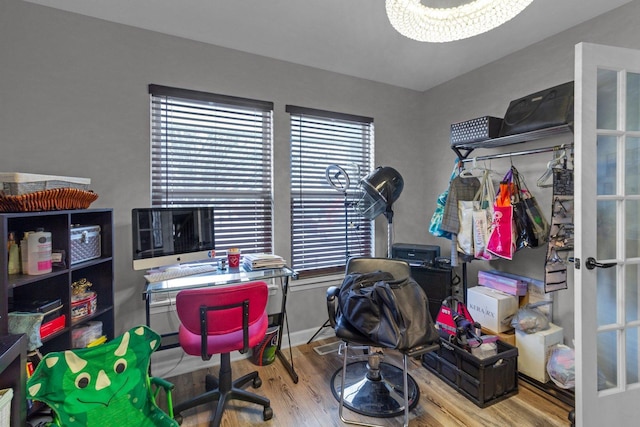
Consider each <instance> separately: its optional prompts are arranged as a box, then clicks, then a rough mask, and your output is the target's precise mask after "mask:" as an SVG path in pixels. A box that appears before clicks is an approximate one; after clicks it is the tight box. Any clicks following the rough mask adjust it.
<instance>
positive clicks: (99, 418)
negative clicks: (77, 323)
mask: <svg viewBox="0 0 640 427" xmlns="http://www.w3.org/2000/svg"><path fill="white" fill-rule="evenodd" d="M159 346H160V336H159V335H158V334H157V333H155V332H154V331H152V330H151V329H149V328H148V327H146V326H138V327H135V328H132V329H130V330H129V331H127V332H125V333H124V334H123V335H121V336H119V337H117V338H115V339H114V340H112V341H110V342H107V343H106V344H103V345H100V346H97V347H91V348H82V349H73V350H66V351H62V352H51V353H48V354H47V355H46V356H45V357H44V358H43V359H42V361H41V362H40V363H39V364H38V366H37V368H36V370H35V372H34V373H33V376H32V377H31V378H30V379H29V381H28V383H27V395H28V398H30V399H33V400H37V401H41V402H43V403H45V404H47V405H48V406H49V407H51V409H52V411H53V414H54V418H53V423H52V425H54V426H60V427H63V426H64V427H74V426H85V427H86V426H88V427H91V426H121V427H125V426H136V427H147V426H177V425H178V423H177V421H176V420H174V419H173V409H172V401H171V390H172V389H173V384H171V383H169V382H167V381H164V380H162V379H160V378H154V377H149V375H148V372H149V359H150V357H151V354H152V353H153V352H154V351H155V350H156V349H157V348H158V347H159ZM160 387H162V389H164V390H165V393H166V396H167V407H168V411H169V414H166V413H165V412H163V411H162V410H161V409H160V408H159V407H158V405H157V404H156V401H155V399H156V397H157V395H158V393H159V392H160Z"/></svg>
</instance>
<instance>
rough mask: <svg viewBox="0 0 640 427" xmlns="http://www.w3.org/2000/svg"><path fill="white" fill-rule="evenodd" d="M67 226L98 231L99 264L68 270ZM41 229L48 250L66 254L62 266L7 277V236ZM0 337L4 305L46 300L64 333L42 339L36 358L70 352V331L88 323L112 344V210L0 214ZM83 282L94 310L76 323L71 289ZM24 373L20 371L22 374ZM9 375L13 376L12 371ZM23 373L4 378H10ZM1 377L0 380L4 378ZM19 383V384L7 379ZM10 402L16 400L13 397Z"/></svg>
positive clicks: (3, 333) (5, 318)
mask: <svg viewBox="0 0 640 427" xmlns="http://www.w3.org/2000/svg"><path fill="white" fill-rule="evenodd" d="M72 225H80V226H89V225H98V226H100V230H101V239H100V252H101V255H100V257H99V258H95V259H91V260H88V261H85V262H79V263H76V264H73V265H71V259H70V258H71V257H70V254H71V233H70V232H71V228H72ZM37 228H43V229H44V230H45V231H48V232H51V240H52V246H53V248H54V249H61V250H63V251H64V254H65V258H66V259H65V262H64V264H65V266H64V267H54V268H53V270H52V271H51V272H50V273H46V274H42V275H31V276H30V275H25V274H12V275H10V274H8V253H7V245H6V242H7V239H8V235H9V232H14V233H15V235H16V236H18V238H19V237H21V236H22V235H23V233H24V232H26V231H31V230H35V229H37ZM0 237H1V238H2V242H3V244H2V245H0V337H2V338H3V339H4V336H6V335H7V334H8V333H9V322H8V312H9V301H10V299H11V298H13V299H14V300H22V301H29V300H48V299H49V300H50V299H54V300H55V299H60V300H61V301H62V305H63V306H62V310H61V312H60V314H61V315H65V324H64V327H63V328H62V329H61V330H59V331H57V332H55V333H53V334H51V335H49V336H47V337H45V338H43V339H42V342H43V345H42V347H41V348H40V349H39V351H40V353H42V354H46V353H48V352H50V351H61V350H66V349H69V348H71V347H72V330H73V328H75V327H77V326H80V325H83V324H85V323H86V322H89V321H101V322H102V333H103V335H106V337H107V339H108V340H111V339H113V338H114V291H113V275H114V266H113V210H112V209H84V210H67V211H46V212H23V213H1V214H0ZM83 278H86V279H87V280H88V281H90V282H91V283H92V286H91V288H90V290H91V291H94V292H95V293H96V295H97V309H96V310H95V311H94V312H92V313H91V314H89V315H87V316H84V317H82V318H78V319H72V317H71V313H72V311H71V298H72V287H71V284H72V283H73V282H75V281H78V280H80V279H83ZM22 371H23V372H24V369H23V370H22ZM11 372H13V371H11ZM18 374H19V375H22V373H18V372H14V373H8V374H7V375H11V376H12V377H15V376H16V375H18ZM4 376H5V374H3V378H4ZM7 381H11V382H21V383H23V382H24V378H22V379H21V378H17V377H15V378H11V379H7ZM14 399H16V400H17V399H20V397H16V396H14Z"/></svg>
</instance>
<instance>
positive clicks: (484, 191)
mask: <svg viewBox="0 0 640 427" xmlns="http://www.w3.org/2000/svg"><path fill="white" fill-rule="evenodd" d="M495 198H496V194H495V189H494V187H493V182H492V181H491V171H490V170H486V171H485V172H484V174H483V176H482V182H481V185H480V189H479V190H478V193H477V195H476V197H475V199H476V200H477V201H478V206H477V208H476V209H475V210H474V211H473V256H474V258H477V259H484V260H491V259H493V258H494V257H493V255H492V254H491V252H489V251H488V250H487V244H488V243H489V235H490V232H491V221H492V218H493V204H494V201H495Z"/></svg>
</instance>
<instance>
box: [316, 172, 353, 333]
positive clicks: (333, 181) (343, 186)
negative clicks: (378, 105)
mask: <svg viewBox="0 0 640 427" xmlns="http://www.w3.org/2000/svg"><path fill="white" fill-rule="evenodd" d="M325 178H326V180H327V182H328V183H329V185H330V186H331V187H332V188H334V189H335V190H338V191H339V192H341V193H342V194H344V262H345V265H346V263H347V261H349V258H350V257H351V255H350V254H349V206H351V203H349V200H348V194H347V190H348V189H349V186H350V185H351V180H350V179H349V175H348V174H347V172H346V171H345V170H344V169H343V168H341V167H340V166H338V165H329V166H327V169H326V170H325ZM329 326H331V325H330V324H329V319H327V320H326V322H324V323H323V324H322V326H320V328H318V330H317V331H316V333H315V334H313V336H312V337H311V338H309V341H307V344H309V343H311V342H312V341H313V340H314V339H315V338H316V337H317V336H318V334H320V332H322V330H324V328H328V327H329Z"/></svg>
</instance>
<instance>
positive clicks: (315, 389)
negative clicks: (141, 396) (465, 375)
mask: <svg viewBox="0 0 640 427" xmlns="http://www.w3.org/2000/svg"><path fill="white" fill-rule="evenodd" d="M331 341H332V340H331V339H329V340H319V341H316V342H312V343H311V344H306V345H301V346H298V347H295V348H293V349H292V350H293V358H294V362H293V363H294V367H295V370H296V372H297V373H298V375H299V377H300V380H299V382H298V384H294V383H293V381H292V380H291V378H290V377H289V374H288V373H287V371H286V370H285V369H284V367H283V365H282V364H281V363H280V361H279V360H276V361H275V362H274V363H272V364H271V365H268V366H263V367H258V366H255V365H253V364H252V363H251V362H250V361H249V360H248V359H244V360H240V361H236V362H233V363H232V369H233V378H238V377H240V376H242V375H244V374H246V373H248V372H251V371H253V370H258V372H259V373H260V378H262V381H263V384H262V387H260V388H258V389H255V390H254V389H253V388H252V387H251V386H250V385H249V386H248V388H247V390H249V391H253V392H255V393H257V394H260V395H263V396H266V397H268V398H269V399H270V400H271V407H272V408H273V413H274V416H273V418H272V419H271V420H269V421H267V422H264V421H263V420H262V408H261V407H260V406H258V405H253V404H248V403H244V402H232V403H231V405H230V406H229V408H228V409H227V410H226V411H225V414H224V416H223V418H222V426H225V427H231V426H253V425H264V426H271V427H276V426H278V427H280V426H287V427H288V426H292V427H293V426H295V427H297V426H305V427H331V426H335V427H339V426H343V425H345V424H344V423H342V421H341V420H340V417H339V416H338V402H337V401H336V399H335V398H334V397H333V394H332V393H331V388H330V381H331V377H332V376H333V373H334V372H335V371H336V370H337V369H339V368H340V367H341V366H342V356H341V355H338V353H336V352H334V353H329V354H326V355H319V354H317V353H316V352H315V351H313V348H314V347H316V346H318V345H323V344H327V343H329V342H331ZM333 341H335V339H333ZM286 354H287V357H288V355H289V351H288V350H286ZM385 361H386V362H389V363H393V364H395V365H397V366H402V365H401V358H400V356H399V355H398V354H397V353H395V352H393V351H385ZM216 368H217V367H216ZM207 372H208V370H206V369H204V370H199V371H195V372H192V373H189V374H184V375H180V376H176V377H172V378H167V379H168V380H169V381H171V382H173V383H174V384H175V391H174V396H173V400H174V402H182V401H184V400H186V399H188V398H189V397H191V396H195V395H197V394H199V393H202V392H203V391H204V377H205V374H206V373H207ZM211 373H213V374H217V372H216V371H215V369H212V372H211ZM409 373H410V375H411V376H412V377H413V378H414V379H415V380H416V382H417V383H418V386H419V388H420V400H419V402H418V405H417V406H416V407H415V408H414V410H413V411H411V414H410V425H411V427H440V426H443V427H449V426H465V427H466V426H469V427H476V426H477V427H486V426H495V427H504V426H518V427H527V426H532V427H533V426H535V427H543V426H544V427H546V426H549V427H554V426H569V425H570V423H569V421H568V418H567V415H568V413H569V411H570V410H571V407H570V406H569V405H566V404H565V403H562V402H560V401H558V400H556V399H554V398H552V397H550V396H548V395H546V394H543V393H540V392H539V391H537V390H535V389H534V388H532V387H531V386H529V385H527V384H526V383H524V382H523V381H520V383H519V387H518V389H519V390H518V394H517V395H515V396H512V397H510V398H507V399H505V400H503V401H501V402H498V403H495V404H493V405H491V406H488V407H486V408H483V409H482V408H479V407H478V406H476V405H475V404H474V403H473V402H471V401H469V400H468V399H466V398H465V397H464V396H462V395H461V394H459V393H458V392H457V391H456V390H455V389H453V388H452V387H450V386H449V385H448V384H446V383H445V382H443V381H442V380H440V379H439V378H438V377H437V376H435V375H434V374H432V373H431V372H429V371H428V370H427V369H426V368H424V367H423V366H422V365H421V364H420V362H419V361H418V360H414V359H411V360H410V368H409ZM182 415H183V417H184V421H183V423H182V425H183V426H185V427H193V426H208V425H209V422H210V419H211V418H212V417H213V413H212V411H211V409H210V407H209V406H208V405H201V406H200V407H198V408H194V409H191V410H189V411H185V412H184V413H183V414H182ZM345 416H346V417H347V418H349V419H352V418H355V419H359V420H365V421H366V420H368V421H373V422H375V423H378V424H381V425H384V426H401V425H402V422H403V419H402V416H399V417H395V418H376V419H371V418H366V417H362V416H360V415H358V414H354V413H352V412H350V411H348V410H345Z"/></svg>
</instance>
